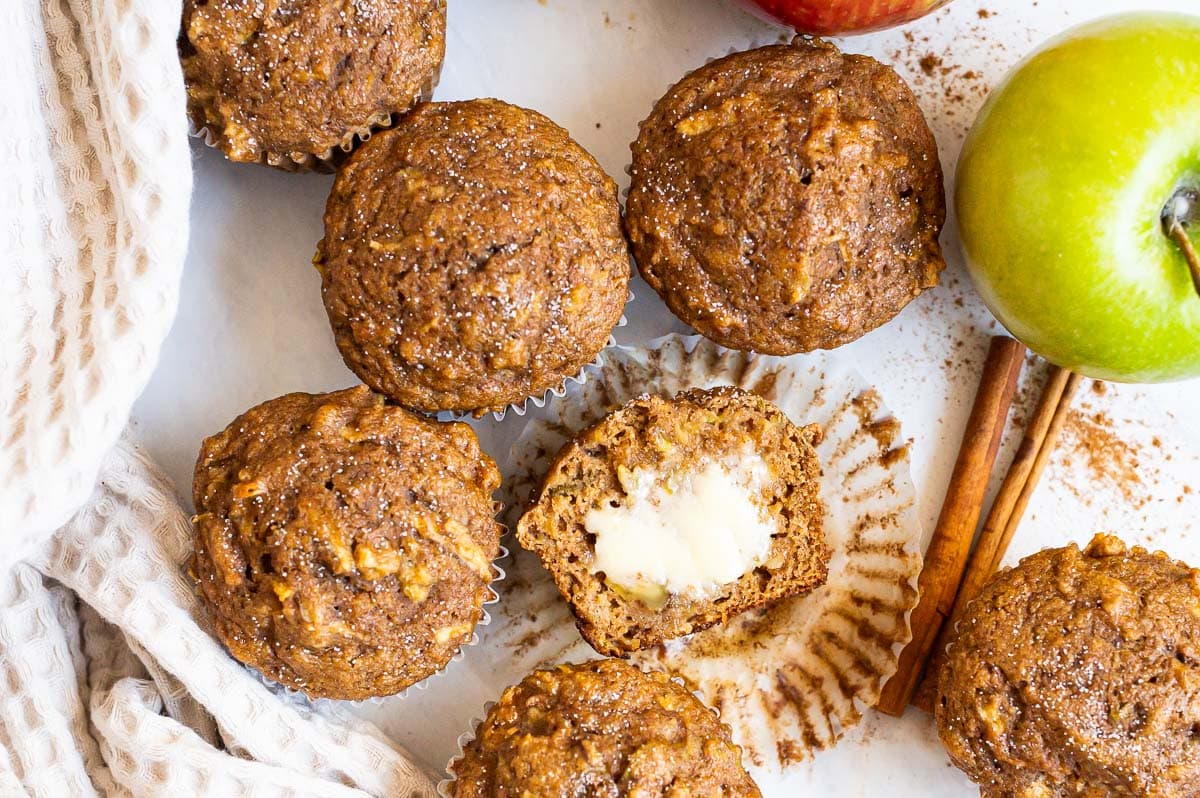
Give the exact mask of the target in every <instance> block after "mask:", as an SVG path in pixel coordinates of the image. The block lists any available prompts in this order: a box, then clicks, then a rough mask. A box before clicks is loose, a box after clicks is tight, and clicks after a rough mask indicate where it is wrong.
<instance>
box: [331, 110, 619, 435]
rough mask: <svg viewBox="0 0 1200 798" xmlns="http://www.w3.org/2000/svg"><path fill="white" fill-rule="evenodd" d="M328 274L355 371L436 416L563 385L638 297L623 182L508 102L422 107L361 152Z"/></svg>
mask: <svg viewBox="0 0 1200 798" xmlns="http://www.w3.org/2000/svg"><path fill="white" fill-rule="evenodd" d="M315 263H316V265H317V268H318V269H319V270H320V272H321V275H322V292H323V295H324V299H325V308H326V310H327V311H328V314H329V319H330V323H331V324H332V326H333V332H334V337H335V339H336V340H337V345H338V348H339V349H340V350H341V353H342V357H343V358H344V359H345V361H346V364H347V365H348V366H349V367H350V368H351V369H352V370H353V371H354V372H355V373H356V374H357V375H358V376H359V377H360V378H361V379H362V380H363V382H365V383H367V384H368V385H370V386H371V387H373V388H374V389H375V390H377V391H380V392H381V393H384V394H386V395H387V396H389V397H391V398H392V399H393V400H395V401H396V402H397V403H398V404H401V405H403V406H405V407H411V408H414V409H417V410H423V411H438V410H452V411H457V412H469V411H477V412H484V411H486V410H490V409H499V408H503V407H504V406H506V405H508V404H512V403H517V402H521V401H523V400H524V399H526V398H527V397H530V396H537V395H540V394H542V393H544V392H545V391H547V390H549V389H552V388H556V387H558V386H559V385H561V384H562V382H563V381H564V380H565V379H566V378H568V377H571V376H573V375H575V374H577V373H578V372H579V370H580V369H581V368H582V367H583V366H584V365H585V364H587V363H589V362H591V361H592V360H593V359H595V357H596V355H597V354H598V353H599V352H600V350H601V349H603V348H604V346H605V344H606V343H607V342H608V339H609V336H610V335H611V333H612V329H613V327H615V326H616V324H617V322H618V320H619V319H620V317H621V313H622V311H623V309H624V307H625V301H626V299H627V298H628V295H629V288H628V283H629V254H628V247H627V245H626V242H625V238H624V234H623V233H622V230H621V218H620V206H619V204H618V201H617V189H616V184H615V183H614V182H613V181H612V179H611V178H609V176H608V175H607V174H605V173H604V171H603V169H601V167H600V165H599V164H598V163H596V161H595V159H593V158H592V156H591V155H589V154H588V153H587V152H586V151H585V150H584V149H583V148H582V147H580V146H579V145H578V144H576V143H575V142H574V141H573V140H572V139H571V138H570V136H569V135H568V134H567V132H566V131H565V130H563V129H562V128H561V127H559V126H558V125H556V124H554V123H553V122H551V121H550V120H549V119H547V118H546V117H544V116H542V115H541V114H538V113H536V112H534V111H528V110H525V109H523V108H517V107H516V106H512V105H509V104H507V103H503V102H500V101H498V100H472V101H469V102H453V103H432V104H428V105H423V106H420V107H419V108H417V110H415V111H413V112H412V113H411V114H410V115H409V116H407V117H406V118H405V119H404V120H403V121H402V122H401V123H400V124H399V125H397V126H396V127H395V128H393V129H391V130H388V131H385V132H383V133H380V134H378V135H376V136H375V137H373V138H372V139H371V140H370V141H369V142H366V143H365V144H364V145H363V146H362V147H360V148H359V149H358V150H357V151H356V152H355V153H354V155H353V156H351V157H350V159H349V160H348V161H347V162H346V163H345V164H344V165H343V166H342V167H341V168H340V169H339V170H338V175H337V180H336V181H335V183H334V186H333V192H332V193H331V194H330V197H329V202H328V204H327V206H326V210H325V238H324V240H322V242H321V244H320V245H319V247H318V251H317V256H316V259H315Z"/></svg>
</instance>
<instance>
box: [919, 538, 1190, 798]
mask: <svg viewBox="0 0 1200 798" xmlns="http://www.w3.org/2000/svg"><path fill="white" fill-rule="evenodd" d="M958 630H959V631H958V636H957V639H955V640H954V642H953V643H952V644H951V646H950V650H949V656H948V659H947V661H946V665H945V668H944V670H943V671H942V673H941V678H940V683H939V689H938V692H939V697H938V706H937V723H938V732H939V734H940V735H941V738H942V742H943V743H944V744H945V746H946V749H947V750H948V751H949V753H950V757H951V759H953V760H954V763H955V764H956V765H958V766H959V767H960V768H962V769H963V770H964V771H965V772H966V773H967V775H969V776H970V777H971V778H972V779H974V780H975V781H976V782H978V783H979V784H980V788H981V792H982V793H983V795H984V796H986V797H987V798H1012V797H1014V796H1015V797H1016V798H1094V797H1095V796H1114V797H1116V798H1134V796H1148V795H1153V796H1159V798H1176V797H1177V798H1185V796H1193V795H1195V794H1196V785H1197V784H1198V783H1200V571H1197V570H1193V569H1191V568H1189V567H1187V566H1186V565H1183V564H1182V563H1178V562H1173V561H1172V560H1170V559H1168V558H1167V557H1166V556H1165V555H1163V554H1161V553H1154V554H1151V553H1148V552H1147V551H1145V550H1144V549H1141V548H1134V549H1130V550H1127V549H1126V547H1125V545H1124V544H1123V543H1122V542H1121V541H1120V540H1118V539H1117V538H1114V537H1109V536H1099V537H1097V538H1096V539H1095V540H1093V541H1092V543H1091V545H1090V546H1088V548H1087V549H1086V550H1085V551H1082V552H1081V551H1080V550H1079V548H1078V547H1076V546H1074V545H1072V546H1070V547H1068V548H1065V549H1052V550H1047V551H1043V552H1041V553H1039V554H1035V555H1033V556H1032V557H1029V558H1027V559H1025V560H1023V561H1022V562H1021V564H1020V565H1018V566H1017V567H1016V568H1013V569H1012V570H1009V571H1005V572H1002V573H1000V574H999V575H997V576H996V577H995V578H993V579H992V581H991V582H990V583H989V584H988V585H987V586H986V587H985V588H984V590H983V592H982V593H981V594H980V596H979V597H978V598H977V599H975V601H973V602H971V604H970V605H969V606H968V608H967V610H966V614H965V617H963V618H962V620H961V621H960V622H959V624H958Z"/></svg>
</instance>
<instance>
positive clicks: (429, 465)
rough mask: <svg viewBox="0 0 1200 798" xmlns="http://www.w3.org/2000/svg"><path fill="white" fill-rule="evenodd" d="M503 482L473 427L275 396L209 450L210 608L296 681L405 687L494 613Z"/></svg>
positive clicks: (199, 558)
mask: <svg viewBox="0 0 1200 798" xmlns="http://www.w3.org/2000/svg"><path fill="white" fill-rule="evenodd" d="M499 484H500V473H499V471H498V470H497V468H496V465H495V463H493V462H492V461H491V459H490V458H489V457H488V456H487V455H486V454H484V453H483V452H481V451H480V449H479V442H478V441H477V440H476V438H475V433H474V432H473V431H472V430H471V428H470V427H468V426H466V425H465V424H458V423H453V424H439V423H437V422H436V421H433V420H430V419H425V418H422V417H419V416H415V415H413V414H412V413H409V412H408V411H406V410H401V409H400V408H397V407H391V406H388V405H386V404H384V401H383V398H382V397H380V396H377V395H375V394H372V393H371V392H370V391H369V390H367V389H366V388H364V387H358V388H352V389H349V390H345V391H339V392H337V393H330V394H321V395H316V396H314V395H311V394H302V393H293V394H288V395H287V396H283V397H280V398H278V399H273V400H271V401H269V402H266V403H265V404H261V405H259V406H257V407H255V408H253V409H251V410H248V411H247V412H246V413H244V414H242V415H241V416H239V417H238V418H237V419H236V420H235V421H234V422H233V423H232V424H230V425H229V426H228V427H227V428H226V429H225V431H224V432H221V433H220V434H218V435H215V436H213V437H211V438H209V439H208V440H206V441H205V442H204V446H203V448H202V449H201V450H200V459H199V462H197V463H196V476H195V482H194V483H193V488H192V489H193V497H194V501H195V503H196V512H197V515H196V518H195V531H196V539H195V552H194V555H193V558H192V563H191V570H192V574H193V576H194V578H195V579H196V583H197V587H198V591H199V595H200V599H201V603H202V604H203V605H204V607H205V608H206V609H207V611H208V616H209V618H210V619H211V621H212V624H213V626H214V628H215V629H216V632H217V634H218V635H219V636H220V638H221V640H223V641H224V642H225V645H226V646H228V647H229V650H230V652H232V654H233V655H234V656H235V657H237V658H238V659H239V660H241V661H242V662H244V663H246V664H247V665H250V666H252V667H254V668H256V669H258V670H259V671H261V672H262V673H263V674H265V675H266V676H269V677H270V678H272V679H274V680H275V681H278V682H279V683H281V684H283V685H286V686H287V687H291V688H293V689H295V690H301V691H303V692H304V693H306V694H307V695H308V696H310V697H312V698H341V699H352V700H358V699H364V698H369V697H372V696H385V695H391V694H393V693H397V692H400V691H401V690H403V689H404V688H406V687H408V686H409V685H412V684H415V683H416V682H419V681H421V680H422V679H424V678H425V677H427V676H429V675H431V674H433V673H436V672H437V671H439V670H441V668H442V667H443V666H444V665H445V664H446V663H447V662H449V661H450V658H451V657H453V656H454V654H455V653H457V651H458V650H459V647H460V646H462V645H463V644H465V643H466V642H467V641H469V640H470V639H471V635H472V633H473V631H474V629H475V624H476V623H477V622H478V621H479V619H480V618H481V616H482V613H483V602H484V600H485V599H486V598H487V597H488V595H489V587H488V585H489V583H490V582H491V581H492V578H493V571H492V561H493V560H494V559H495V558H496V557H497V556H498V554H499V549H500V527H499V525H498V524H497V523H496V521H495V518H494V505H493V503H492V492H493V491H494V490H495V489H496V488H497V487H498V486H499Z"/></svg>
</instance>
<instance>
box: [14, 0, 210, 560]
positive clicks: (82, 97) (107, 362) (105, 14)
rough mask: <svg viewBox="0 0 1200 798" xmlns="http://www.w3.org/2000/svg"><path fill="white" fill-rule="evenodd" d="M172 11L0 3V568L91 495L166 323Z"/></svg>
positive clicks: (103, 3)
mask: <svg viewBox="0 0 1200 798" xmlns="http://www.w3.org/2000/svg"><path fill="white" fill-rule="evenodd" d="M179 9H180V3H179V0H3V1H2V2H0V54H2V55H0V168H2V169H3V176H0V474H3V475H4V478H3V479H2V480H0V536H2V540H3V545H0V570H4V569H6V568H7V566H9V565H11V564H13V563H14V562H17V561H18V560H20V559H21V558H22V557H23V556H24V555H25V554H27V553H28V552H29V551H31V550H32V549H33V547H35V546H37V545H38V543H40V542H41V541H42V540H44V539H45V538H46V536H47V535H49V534H50V533H51V532H53V531H54V530H55V529H57V528H58V527H59V526H61V525H62V524H63V523H65V522H66V520H67V519H68V518H70V517H71V514H72V513H73V512H74V510H75V508H77V507H78V506H79V505H80V504H82V503H83V501H84V500H85V499H86V498H87V496H88V494H89V493H91V490H92V486H93V484H94V483H95V480H96V471H97V469H98V468H99V466H100V460H101V458H103V457H104V455H105V453H106V452H107V451H108V450H109V449H111V448H112V446H113V445H114V444H115V443H116V442H117V438H118V437H119V436H120V434H121V430H122V429H123V428H124V427H125V423H126V419H127V418H128V415H129V409H130V407H131V406H132V405H133V402H134V400H135V399H136V398H137V396H138V394H139V393H141V391H142V389H143V387H145V384H146V381H147V380H148V379H149V377H150V372H151V371H152V370H153V368H154V364H155V361H156V360H157V358H158V351H159V347H160V345H161V343H162V340H163V338H164V337H165V336H166V334H167V330H168V328H169V327H170V325H171V321H172V319H173V317H174V314H175V306H176V302H177V299H178V292H179V279H180V274H181V273H182V270H183V259H184V253H185V252H186V249H187V230H188V227H187V223H188V200H189V198H190V195H191V185H192V175H191V159H190V153H189V149H188V143H187V119H186V113H185V100H184V90H183V79H182V77H181V75H180V68H179V57H178V55H177V54H176V50H175V41H176V35H177V33H178V29H179V20H180V10H179Z"/></svg>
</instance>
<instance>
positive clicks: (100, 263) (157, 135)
mask: <svg viewBox="0 0 1200 798" xmlns="http://www.w3.org/2000/svg"><path fill="white" fill-rule="evenodd" d="M179 20H180V2H179V0H0V53H3V56H2V59H3V64H2V65H0V164H2V166H3V169H4V176H3V178H0V795H2V796H6V797H7V796H20V795H31V796H89V795H137V796H141V795H163V796H170V798H186V797H190V796H222V798H224V797H226V796H235V795H253V796H257V795H264V796H265V795H270V796H276V795H314V796H367V795H377V796H389V797H390V796H396V797H397V798H405V797H406V796H431V795H433V789H432V786H431V784H430V782H429V780H428V779H427V778H426V777H425V775H423V774H422V773H421V772H420V771H419V770H418V769H417V768H416V766H414V765H413V764H412V763H411V762H410V760H409V759H408V757H407V756H406V754H405V753H404V752H403V751H402V750H401V749H399V748H398V747H396V746H394V745H393V744H391V743H390V742H389V741H388V740H387V739H386V738H385V737H384V736H383V735H382V734H380V733H379V732H378V731H377V730H376V729H374V728H373V727H371V726H369V725H366V724H363V723H361V722H357V721H353V720H351V719H349V718H346V717H341V716H340V714H339V713H337V711H336V710H335V709H332V708H327V707H322V708H320V709H314V708H313V707H310V706H308V705H305V704H302V703H299V702H297V701H296V700H294V699H289V698H286V697H281V696H277V695H275V694H273V693H272V692H271V691H269V690H268V689H267V688H266V687H264V686H263V684H262V683H261V682H260V681H259V680H258V679H257V678H255V677H254V676H252V675H251V674H250V673H248V672H247V671H246V670H245V669H244V668H242V667H241V666H240V665H238V664H237V663H236V662H234V661H233V660H231V659H230V658H229V656H228V655H227V654H226V653H225V652H224V650H223V649H222V648H221V647H220V646H219V645H218V644H217V643H216V642H215V641H214V640H213V639H212V638H211V637H210V636H208V635H207V634H205V632H204V631H203V630H202V629H201V628H200V627H199V626H198V625H197V624H196V622H195V620H194V619H195V618H196V617H197V615H196V606H195V600H194V598H193V594H192V592H191V590H190V587H189V586H188V584H187V582H186V580H185V579H184V577H183V574H182V571H181V568H182V563H183V561H184V559H185V557H186V555H187V552H188V549H189V540H190V530H189V528H188V522H187V519H186V518H185V517H184V515H183V513H182V511H181V510H180V508H179V506H178V505H177V503H176V501H175V498H174V496H173V494H172V491H171V489H170V487H169V486H168V485H167V484H166V482H165V480H164V479H163V478H162V477H161V475H159V474H157V473H156V472H155V471H154V469H153V468H152V466H151V465H150V464H149V463H148V462H146V461H145V459H144V458H143V457H142V456H141V455H139V454H138V453H137V452H136V451H135V450H134V449H132V448H131V447H129V446H127V445H122V446H121V447H119V448H117V449H115V450H114V449H113V448H112V447H113V446H114V444H116V442H117V440H118V437H119V435H120V432H121V430H122V429H123V427H124V426H125V424H126V422H127V420H128V416H129V411H130V407H131V406H132V404H133V402H134V400H135V399H136V398H137V395H138V394H139V393H140V392H141V390H142V388H143V387H144V385H145V383H146V381H147V379H148V378H149V375H150V372H151V371H152V369H153V367H154V364H155V361H156V359H157V357H158V352H159V348H160V345H161V343H162V340H163V338H164V337H165V335H166V333H167V330H168V328H169V327H170V324H171V320H172V318H173V315H174V312H175V306H176V302H177V298H178V290H179V281H180V275H181V272H182V265H183V259H184V254H185V251H186V246H187V214H188V202H189V197H190V192H191V164H190V153H189V149H188V144H187V138H186V134H187V121H186V114H185V110H184V105H185V100H184V90H183V82H182V77H181V75H180V69H179V61H178V56H177V54H176V49H175V47H176V45H175V41H176V35H177V32H178V27H179ZM97 475H99V484H98V485H97ZM85 502H86V505H85ZM81 505H85V506H83V509H81V510H80V509H79V507H80V506H81ZM77 511H78V512H77ZM56 530H57V531H56Z"/></svg>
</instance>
